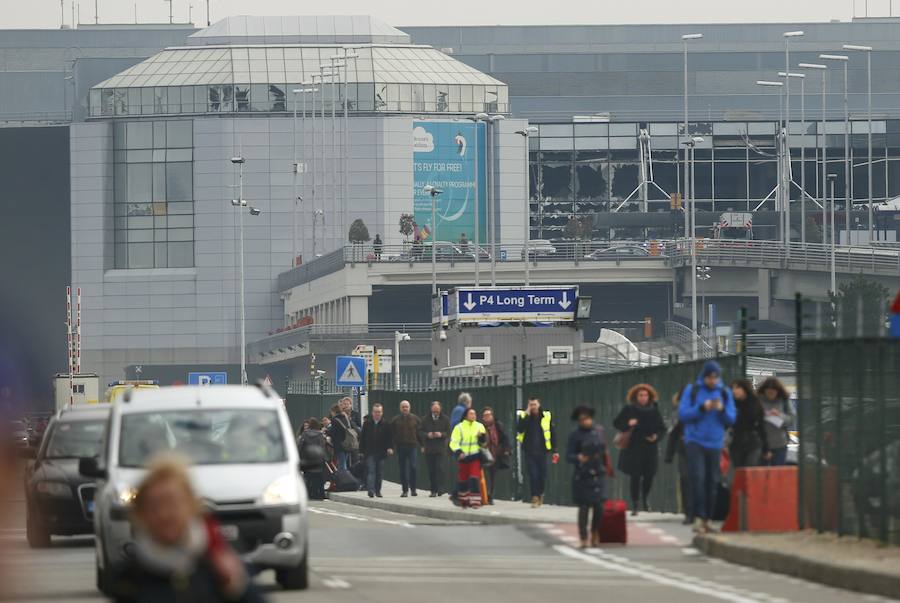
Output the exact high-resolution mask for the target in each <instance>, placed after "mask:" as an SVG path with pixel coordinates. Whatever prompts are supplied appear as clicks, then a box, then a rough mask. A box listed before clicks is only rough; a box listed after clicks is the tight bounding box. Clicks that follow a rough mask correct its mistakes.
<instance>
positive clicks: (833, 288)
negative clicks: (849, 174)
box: [828, 174, 850, 295]
mask: <svg viewBox="0 0 900 603" xmlns="http://www.w3.org/2000/svg"><path fill="white" fill-rule="evenodd" d="M836 179H837V174H828V183H829V184H830V185H831V294H832V295H835V294H837V283H836V277H835V274H834V272H835V270H834V181H835V180H836ZM847 236H848V237H849V236H850V235H849V234H848V235H847Z"/></svg>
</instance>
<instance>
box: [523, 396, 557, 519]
mask: <svg viewBox="0 0 900 603" xmlns="http://www.w3.org/2000/svg"><path fill="white" fill-rule="evenodd" d="M517 416H518V419H519V421H518V424H517V425H516V441H518V442H520V443H521V444H522V456H523V457H524V459H525V467H526V468H527V469H528V486H529V488H530V489H531V507H532V508H536V507H540V506H541V505H542V504H544V487H545V483H546V481H547V455H550V457H551V458H552V460H553V464H554V465H555V464H556V463H558V462H559V454H558V453H557V452H556V433H555V431H556V426H555V425H554V423H553V415H552V413H551V412H550V411H549V410H543V409H542V408H541V401H540V400H538V399H537V398H529V399H528V408H527V409H526V410H520V411H517Z"/></svg>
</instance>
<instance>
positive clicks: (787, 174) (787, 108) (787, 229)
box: [781, 31, 803, 258]
mask: <svg viewBox="0 0 900 603" xmlns="http://www.w3.org/2000/svg"><path fill="white" fill-rule="evenodd" d="M782 36H783V37H784V71H785V72H786V73H789V72H790V71H791V51H790V41H791V38H800V37H803V32H802V31H786V32H784V33H783V34H782ZM784 114H785V124H784V150H785V157H786V166H785V169H784V171H783V173H782V175H781V179H782V181H783V183H784V184H783V189H784V244H785V254H786V255H787V257H788V258H790V257H791V78H790V77H785V80H784Z"/></svg>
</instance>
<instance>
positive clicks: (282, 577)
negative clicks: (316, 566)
mask: <svg viewBox="0 0 900 603" xmlns="http://www.w3.org/2000/svg"><path fill="white" fill-rule="evenodd" d="M307 551H308V549H307ZM307 551H304V552H303V561H301V562H300V564H299V565H298V566H296V567H292V568H288V569H282V570H275V580H276V582H278V584H279V585H280V586H281V588H283V589H285V590H306V589H307V588H309V563H308V557H309V555H308V554H307Z"/></svg>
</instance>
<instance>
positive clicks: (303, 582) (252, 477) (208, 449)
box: [79, 385, 308, 593]
mask: <svg viewBox="0 0 900 603" xmlns="http://www.w3.org/2000/svg"><path fill="white" fill-rule="evenodd" d="M106 437H107V441H106V445H105V447H104V453H103V455H102V456H101V458H99V459H98V458H96V457H93V458H83V459H81V460H80V462H79V471H80V472H81V473H82V474H83V475H85V476H87V477H92V478H94V479H96V480H97V490H96V494H95V495H94V535H95V542H96V544H95V551H96V562H97V587H98V588H99V589H100V590H101V591H103V592H104V593H106V592H108V591H109V590H110V586H111V584H112V583H113V582H112V581H113V580H115V575H116V572H117V571H119V568H121V566H122V565H124V564H125V562H126V561H127V560H128V559H129V556H130V555H131V554H133V551H134V545H133V542H132V531H131V523H130V522H129V508H128V507H129V504H130V503H131V501H132V500H133V498H134V494H135V488H136V487H137V486H138V484H140V481H141V479H142V478H143V476H144V474H145V471H146V469H145V467H146V465H147V463H148V462H149V461H150V460H151V459H152V458H153V456H154V455H156V454H158V453H161V452H168V451H170V452H172V453H175V454H178V455H181V456H183V457H185V458H186V459H187V460H189V461H190V462H191V468H190V473H191V478H192V481H193V484H194V487H195V488H196V490H197V494H198V496H200V498H202V499H203V500H204V501H205V502H206V504H207V506H208V509H209V512H210V513H211V514H212V515H213V516H214V517H215V518H216V519H217V520H218V522H219V523H220V524H221V526H222V533H223V535H224V536H225V538H226V539H228V541H229V542H230V543H231V545H232V547H233V548H234V549H235V550H236V551H237V552H238V554H240V555H241V556H242V558H243V559H244V561H245V562H246V563H248V564H249V565H250V566H251V567H253V568H254V569H274V570H275V576H276V579H277V581H278V583H279V584H280V585H281V586H282V587H284V588H287V589H305V588H306V587H307V585H308V576H307V565H308V563H307V557H308V555H307V529H308V528H307V498H306V488H305V486H304V484H303V479H302V477H301V474H300V458H299V455H298V452H297V446H296V444H295V443H294V438H293V435H292V430H291V425H290V422H289V421H288V417H287V413H286V412H285V410H284V404H283V402H282V400H281V398H279V397H278V395H277V394H276V393H275V392H274V391H272V390H271V389H270V388H266V387H263V386H260V387H252V386H237V385H222V386H207V387H163V388H160V389H133V390H128V391H126V392H125V393H124V394H123V395H122V397H121V398H120V400H119V402H118V403H117V404H115V405H113V406H112V408H111V409H110V417H109V427H108V431H107V434H106Z"/></svg>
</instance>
